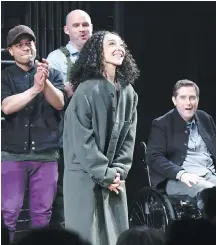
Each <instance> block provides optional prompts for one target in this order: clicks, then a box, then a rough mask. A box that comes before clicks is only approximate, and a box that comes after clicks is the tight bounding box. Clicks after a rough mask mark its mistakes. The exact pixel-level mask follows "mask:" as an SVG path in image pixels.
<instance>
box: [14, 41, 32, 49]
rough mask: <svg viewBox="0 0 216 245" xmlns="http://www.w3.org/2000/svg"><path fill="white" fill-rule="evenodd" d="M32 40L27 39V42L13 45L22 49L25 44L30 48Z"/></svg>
mask: <svg viewBox="0 0 216 245" xmlns="http://www.w3.org/2000/svg"><path fill="white" fill-rule="evenodd" d="M33 44H34V43H33V42H32V41H28V42H20V43H17V44H15V47H16V48H18V49H24V48H25V46H28V47H29V48H31V47H32V46H33Z"/></svg>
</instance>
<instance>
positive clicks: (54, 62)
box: [47, 9, 93, 224]
mask: <svg viewBox="0 0 216 245" xmlns="http://www.w3.org/2000/svg"><path fill="white" fill-rule="evenodd" d="M92 30H93V26H92V23H91V18H90V16H89V15H88V14H87V13H86V12H85V11H83V10H79V9H76V10H73V11H71V12H70V13H69V14H68V15H67V17H66V25H65V26H64V32H65V34H67V35H68V36H69V39H70V40H69V42H68V44H67V45H66V46H63V47H60V48H59V49H56V50H54V51H53V52H51V53H50V54H49V55H48V57H47V61H48V63H49V66H50V67H52V68H54V69H56V70H58V71H60V72H61V74H62V76H63V79H64V84H65V88H66V90H67V94H68V97H71V96H72V95H73V89H72V86H71V83H70V82H69V81H70V80H71V78H70V70H71V68H72V66H73V64H74V63H75V61H76V60H77V58H78V56H79V52H80V50H81V49H82V47H83V46H84V44H85V43H86V41H87V40H88V39H89V38H90V37H91V36H92ZM61 127H63V123H62V124H61ZM60 141H61V142H60V147H61V148H60V159H59V164H58V169H59V179H58V191H57V196H56V199H55V202H54V205H53V214H52V218H51V223H53V224H59V223H62V222H64V206H63V192H62V186H63V172H64V156H63V149H62V148H63V142H62V137H61V138H60Z"/></svg>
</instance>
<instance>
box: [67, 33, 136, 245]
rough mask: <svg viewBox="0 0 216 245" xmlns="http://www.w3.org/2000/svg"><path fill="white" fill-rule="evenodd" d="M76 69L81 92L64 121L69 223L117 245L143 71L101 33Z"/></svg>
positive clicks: (117, 41)
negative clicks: (137, 87) (136, 85)
mask: <svg viewBox="0 0 216 245" xmlns="http://www.w3.org/2000/svg"><path fill="white" fill-rule="evenodd" d="M71 72H72V84H73V85H75V86H76V91H75V93H74V95H73V97H72V99H71V102H70V103H69V105H68V108H67V110H66V113H65V122H64V135H63V149H64V159H65V172H64V185H63V187H64V204H65V226H66V228H68V229H72V230H75V231H77V232H78V233H80V234H81V235H82V236H84V237H85V238H86V239H88V240H89V241H90V242H91V243H92V244H97V245H104V244H106V245H115V244H116V241H117V238H118V236H119V235H120V233H122V232H123V231H124V230H126V229H127V228H128V212H127V197H126V190H125V179H126V177H127V174H128V172H129V170H130V168H131V165H132V158H133V150H134V143H135V135H136V124H137V111H136V107H137V100H138V99H137V94H136V93H135V91H134V89H133V87H132V86H131V83H133V82H134V80H135V79H136V78H137V77H138V76H139V70H138V68H137V66H136V63H135V61H134V59H133V58H132V56H131V54H130V53H129V51H128V50H127V46H126V44H125V43H124V42H123V40H122V39H121V38H120V37H119V35H117V34H115V33H110V32H107V31H100V32H96V33H94V34H93V36H92V37H91V38H90V39H89V40H88V41H87V42H86V44H85V45H84V47H83V48H82V50H81V52H80V55H79V58H78V60H77V61H76V63H75V65H74V67H73V69H72V70H71ZM86 204H88V206H86Z"/></svg>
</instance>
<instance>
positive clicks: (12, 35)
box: [7, 25, 36, 47]
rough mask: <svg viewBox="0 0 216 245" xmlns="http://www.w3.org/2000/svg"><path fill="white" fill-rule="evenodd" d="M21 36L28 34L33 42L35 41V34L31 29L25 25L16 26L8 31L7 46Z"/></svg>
mask: <svg viewBox="0 0 216 245" xmlns="http://www.w3.org/2000/svg"><path fill="white" fill-rule="evenodd" d="M23 34H28V35H30V36H31V37H32V39H33V41H35V40H36V37H35V34H34V32H33V31H32V29H31V28H29V27H28V26H25V25H18V26H15V27H14V28H12V29H10V31H9V32H8V36H7V46H8V47H10V46H11V45H12V44H13V43H14V42H15V41H16V39H17V38H18V37H20V36H21V35H23Z"/></svg>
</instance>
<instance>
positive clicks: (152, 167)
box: [146, 109, 216, 187]
mask: <svg viewBox="0 0 216 245" xmlns="http://www.w3.org/2000/svg"><path fill="white" fill-rule="evenodd" d="M195 119H196V121H197V126H198V130H199V133H200V135H201V137H202V138H203V140H204V142H205V143H206V146H207V148H208V150H209V151H210V153H211V154H212V158H213V160H214V163H216V126H215V124H214V121H213V119H212V117H211V116H210V115H208V114H207V113H206V112H204V111H201V110H197V112H196V114H195ZM188 140H189V130H188V129H187V123H186V122H185V121H184V120H183V118H182V117H181V116H180V114H179V113H178V111H177V110H176V109H173V110H171V111H169V112H168V113H166V114H165V115H163V116H161V117H159V118H157V119H155V120H153V123H152V128H151V133H150V136H149V141H148V146H147V155H146V159H147V164H148V166H149V171H150V177H151V181H152V184H153V185H154V186H157V185H158V184H160V183H164V181H166V180H168V179H169V180H176V175H177V173H178V172H179V171H180V170H183V168H182V167H181V166H182V164H183V162H184V160H185V157H186V154H187V147H188ZM158 187H159V186H158Z"/></svg>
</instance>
